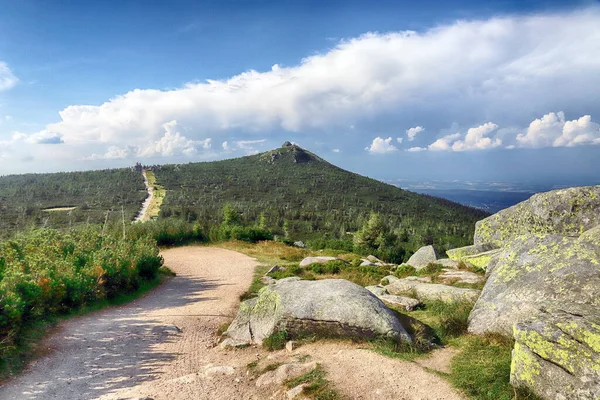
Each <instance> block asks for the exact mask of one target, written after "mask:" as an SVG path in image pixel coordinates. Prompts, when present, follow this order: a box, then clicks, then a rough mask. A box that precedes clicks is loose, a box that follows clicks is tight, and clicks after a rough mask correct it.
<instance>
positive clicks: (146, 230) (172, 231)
mask: <svg viewBox="0 0 600 400" xmlns="http://www.w3.org/2000/svg"><path fill="white" fill-rule="evenodd" d="M115 234H116V228H115ZM143 236H150V237H151V238H152V239H154V241H155V242H156V243H157V244H158V245H159V246H177V245H182V244H185V243H190V242H206V241H208V237H207V236H206V235H205V234H204V232H202V229H201V228H200V226H199V225H197V224H191V223H187V222H185V221H183V220H181V219H176V218H167V219H159V220H151V221H147V222H144V223H137V224H132V225H131V226H130V227H129V228H128V230H127V237H132V238H141V237H143Z"/></svg>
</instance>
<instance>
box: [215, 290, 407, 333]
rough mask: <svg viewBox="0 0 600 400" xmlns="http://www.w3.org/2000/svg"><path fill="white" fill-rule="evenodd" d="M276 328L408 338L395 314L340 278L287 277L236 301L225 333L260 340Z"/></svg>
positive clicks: (299, 331)
mask: <svg viewBox="0 0 600 400" xmlns="http://www.w3.org/2000/svg"><path fill="white" fill-rule="evenodd" d="M278 331H286V332H287V334H288V335H289V336H291V337H297V336H302V335H315V334H316V335H324V336H328V337H332V336H334V337H361V338H372V337H388V338H393V339H397V340H405V341H411V338H410V336H409V335H408V333H407V332H406V330H405V329H404V327H403V326H402V325H401V324H400V322H399V321H398V319H397V318H396V316H395V315H394V313H393V312H392V311H391V310H390V309H389V308H387V307H386V306H385V304H383V303H382V302H381V300H379V299H378V298H377V297H375V296H374V295H373V294H372V293H371V292H369V291H368V290H366V289H365V288H363V287H361V286H358V285H356V284H354V283H352V282H349V281H346V280H343V279H324V280H319V281H289V280H285V279H282V280H280V281H278V282H277V283H276V284H274V285H270V286H266V287H264V288H262V289H261V290H260V292H259V295H258V297H257V298H254V299H250V300H247V301H245V302H243V303H242V304H241V305H240V310H239V312H238V315H237V317H236V318H235V320H234V321H233V322H232V323H231V325H230V326H229V329H227V332H226V335H227V336H228V337H230V338H232V339H235V340H244V341H246V342H247V343H258V344H260V343H262V341H263V339H265V338H266V337H268V336H270V335H271V334H273V333H275V332H278Z"/></svg>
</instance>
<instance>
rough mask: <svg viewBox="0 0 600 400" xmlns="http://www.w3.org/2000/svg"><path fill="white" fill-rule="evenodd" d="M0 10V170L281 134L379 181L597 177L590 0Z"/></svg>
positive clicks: (47, 167)
mask: <svg viewBox="0 0 600 400" xmlns="http://www.w3.org/2000/svg"><path fill="white" fill-rule="evenodd" d="M324 3H325V4H324ZM0 10H2V11H1V12H0V174H10V173H23V172H46V171H64V170H82V169H97V168H106V167H119V166H127V165H132V164H133V163H135V162H136V161H141V162H144V163H148V164H162V163H172V162H182V163H186V162H193V161H207V160H216V159H223V158H230V157H236V156H242V155H245V154H252V153H255V152H258V151H264V150H268V149H271V148H274V147H278V146H279V145H281V143H283V141H285V140H291V141H294V142H296V143H298V144H300V145H301V146H303V147H305V148H307V149H309V150H312V151H314V152H316V153H317V154H319V155H321V156H322V157H324V158H325V159H327V160H329V161H331V162H332V163H334V164H337V165H339V166H341V167H344V168H346V169H349V170H352V171H355V172H359V173H361V174H365V175H368V176H372V177H376V178H379V179H382V180H389V181H395V180H397V181H398V182H401V180H403V179H410V180H416V181H419V180H427V181H432V180H448V181H451V180H461V181H473V180H481V181H518V182H536V183H543V184H548V185H561V184H586V183H600V181H599V179H600V174H599V172H600V167H599V166H598V165H600V162H598V161H597V160H599V159H600V125H598V123H599V122H600V115H599V114H600V3H599V2H598V1H573V2H567V1H488V2H480V1H452V2H451V1H430V2H426V1H422V2H412V1H410V2H409V1H327V2H324V1H312V0H306V1H300V0H295V1H276V2H275V1H267V0H264V1H260V0H237V1H227V0H225V1H223V0H220V1H169V2H158V1H157V2H147V1H119V2H117V1H104V2H95V3H92V2H80V1H49V0H45V1H27V0H25V1H18V2H17V1H12V0H0Z"/></svg>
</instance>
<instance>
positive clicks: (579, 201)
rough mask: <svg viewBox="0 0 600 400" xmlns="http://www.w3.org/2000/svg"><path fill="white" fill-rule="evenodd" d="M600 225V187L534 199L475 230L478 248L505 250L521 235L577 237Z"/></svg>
mask: <svg viewBox="0 0 600 400" xmlns="http://www.w3.org/2000/svg"><path fill="white" fill-rule="evenodd" d="M597 225H600V186H585V187H575V188H569V189H562V190H553V191H551V192H546V193H538V194H535V195H533V196H532V197H531V198H530V199H529V200H526V201H523V202H521V203H519V204H517V205H514V206H512V207H510V208H507V209H505V210H502V211H500V212H498V213H496V214H494V215H492V216H490V217H488V218H486V219H483V220H481V221H479V222H477V225H476V226H475V238H474V243H475V244H481V243H493V244H495V245H498V246H504V245H505V244H506V242H508V241H511V240H512V239H514V238H515V237H517V236H520V235H530V234H538V235H539V234H558V235H562V236H574V237H577V236H579V235H580V234H581V233H583V232H585V231H586V230H588V229H590V228H592V227H594V226H597Z"/></svg>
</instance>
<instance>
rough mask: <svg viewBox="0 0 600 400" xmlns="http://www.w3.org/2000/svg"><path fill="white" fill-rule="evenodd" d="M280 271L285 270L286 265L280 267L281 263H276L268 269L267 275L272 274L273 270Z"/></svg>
mask: <svg viewBox="0 0 600 400" xmlns="http://www.w3.org/2000/svg"><path fill="white" fill-rule="evenodd" d="M280 271H285V268H284V267H280V266H279V265H274V266H272V267H271V269H269V270H268V271H267V273H266V274H265V275H268V274H271V273H273V272H280Z"/></svg>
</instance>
